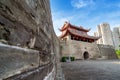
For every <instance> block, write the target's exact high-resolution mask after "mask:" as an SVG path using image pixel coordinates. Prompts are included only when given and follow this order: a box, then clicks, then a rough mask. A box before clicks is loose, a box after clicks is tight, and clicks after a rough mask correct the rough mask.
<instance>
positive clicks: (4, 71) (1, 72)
mask: <svg viewBox="0 0 120 80" xmlns="http://www.w3.org/2000/svg"><path fill="white" fill-rule="evenodd" d="M38 66H39V52H38V51H35V50H30V49H23V48H20V47H15V46H8V45H4V44H0V78H6V77H9V76H12V75H14V74H18V73H21V72H24V71H27V70H29V69H32V68H35V67H38Z"/></svg>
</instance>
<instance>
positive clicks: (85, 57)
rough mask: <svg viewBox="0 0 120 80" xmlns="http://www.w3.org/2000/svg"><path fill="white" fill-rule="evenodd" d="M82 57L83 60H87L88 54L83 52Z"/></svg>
mask: <svg viewBox="0 0 120 80" xmlns="http://www.w3.org/2000/svg"><path fill="white" fill-rule="evenodd" d="M83 57H84V59H85V60H86V59H88V58H89V53H88V52H86V51H85V52H84V53H83Z"/></svg>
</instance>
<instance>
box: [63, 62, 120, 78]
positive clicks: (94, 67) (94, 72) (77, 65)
mask: <svg viewBox="0 0 120 80" xmlns="http://www.w3.org/2000/svg"><path fill="white" fill-rule="evenodd" d="M62 67H63V72H64V75H65V80H120V61H119V60H100V61H99V60H97V61H92V60H91V61H84V60H80V61H74V62H65V63H63V64H62Z"/></svg>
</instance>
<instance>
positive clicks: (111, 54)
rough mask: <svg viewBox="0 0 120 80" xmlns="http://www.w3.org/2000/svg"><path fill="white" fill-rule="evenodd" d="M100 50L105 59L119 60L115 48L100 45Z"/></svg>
mask: <svg viewBox="0 0 120 80" xmlns="http://www.w3.org/2000/svg"><path fill="white" fill-rule="evenodd" d="M98 48H99V50H100V54H101V57H102V58H103V59H118V57H117V55H116V52H115V49H114V47H113V46H111V45H103V44H98Z"/></svg>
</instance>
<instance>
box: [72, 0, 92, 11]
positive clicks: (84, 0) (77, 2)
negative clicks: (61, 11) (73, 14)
mask: <svg viewBox="0 0 120 80" xmlns="http://www.w3.org/2000/svg"><path fill="white" fill-rule="evenodd" d="M93 3H94V2H93V0H71V5H72V6H73V7H75V8H78V9H79V8H82V7H86V6H89V5H91V4H93Z"/></svg>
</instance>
